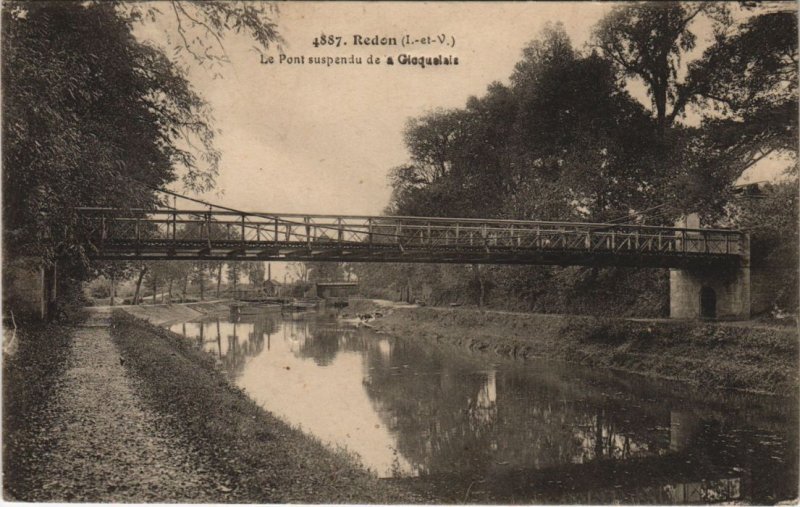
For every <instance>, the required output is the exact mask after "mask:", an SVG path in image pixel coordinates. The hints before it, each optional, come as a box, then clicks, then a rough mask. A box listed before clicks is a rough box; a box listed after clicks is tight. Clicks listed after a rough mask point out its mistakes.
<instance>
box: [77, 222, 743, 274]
mask: <svg viewBox="0 0 800 507" xmlns="http://www.w3.org/2000/svg"><path fill="white" fill-rule="evenodd" d="M79 216H80V220H81V222H82V223H81V230H83V231H87V233H88V243H89V245H90V249H89V255H90V257H94V258H96V259H104V260H202V259H206V260H229V261H232V260H276V261H335V262H425V263H483V264H549V265H562V266H567V265H581V266H630V267H660V268H703V267H714V266H728V267H735V266H737V265H738V264H739V262H740V260H741V258H742V252H743V246H742V245H743V237H744V235H743V233H741V232H740V231H736V230H726V229H699V228H694V229H693V228H677V227H655V226H646V225H629V224H613V223H608V224H603V223H579V222H545V221H527V220H484V219H470V218H437V217H408V216H356V215H303V214H275V213H249V212H238V211H229V210H176V209H164V210H117V209H108V208H81V209H80V210H79Z"/></svg>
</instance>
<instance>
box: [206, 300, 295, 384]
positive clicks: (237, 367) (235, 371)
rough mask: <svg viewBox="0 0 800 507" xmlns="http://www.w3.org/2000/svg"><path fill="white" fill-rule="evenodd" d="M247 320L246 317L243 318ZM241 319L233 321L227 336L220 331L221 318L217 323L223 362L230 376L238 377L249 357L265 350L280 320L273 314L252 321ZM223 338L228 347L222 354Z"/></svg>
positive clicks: (218, 341) (219, 347)
mask: <svg viewBox="0 0 800 507" xmlns="http://www.w3.org/2000/svg"><path fill="white" fill-rule="evenodd" d="M243 320H245V319H243ZM246 320H247V321H242V320H240V321H239V322H233V323H231V324H230V325H231V326H232V331H231V332H230V333H229V334H228V335H227V336H225V337H223V336H222V334H221V331H220V325H219V319H218V320H217V325H216V333H217V336H216V339H217V343H218V350H219V354H220V359H221V360H222V364H223V366H224V368H225V371H226V372H227V374H228V376H229V377H230V378H232V379H233V378H236V377H238V376H239V375H240V374H241V373H242V370H243V369H244V365H245V364H246V363H247V360H248V358H252V357H255V356H257V355H259V354H260V353H261V352H262V351H263V350H264V345H265V343H267V342H268V341H269V340H271V339H272V335H274V334H275V333H277V331H278V328H279V321H278V319H277V318H276V317H274V316H271V315H258V316H255V318H253V319H252V322H248V321H249V320H251V319H246ZM222 340H227V349H226V351H225V353H224V354H222V346H221V342H222Z"/></svg>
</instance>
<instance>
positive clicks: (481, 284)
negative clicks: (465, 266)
mask: <svg viewBox="0 0 800 507" xmlns="http://www.w3.org/2000/svg"><path fill="white" fill-rule="evenodd" d="M472 269H473V271H474V272H475V281H476V282H478V308H483V299H484V296H485V294H486V281H485V280H484V279H483V275H482V273H481V267H480V265H478V264H473V265H472Z"/></svg>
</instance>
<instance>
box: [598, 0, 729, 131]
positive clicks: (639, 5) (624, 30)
mask: <svg viewBox="0 0 800 507" xmlns="http://www.w3.org/2000/svg"><path fill="white" fill-rule="evenodd" d="M700 16H706V17H708V19H710V20H712V21H713V22H715V23H716V24H717V25H718V27H719V28H720V29H721V28H723V27H724V26H727V25H728V24H729V23H730V17H729V12H728V8H727V6H725V5H724V4H721V3H715V2H687V3H682V2H636V3H629V4H624V5H621V6H619V7H615V8H614V9H613V10H612V11H611V13H609V14H608V15H607V16H605V17H604V18H603V19H602V20H601V21H600V22H599V23H598V24H597V26H596V28H595V31H594V41H595V44H596V46H597V47H599V48H600V49H601V50H602V52H603V54H604V55H605V56H606V57H607V58H609V59H610V60H611V61H613V62H614V63H615V64H616V65H617V66H618V68H619V69H620V71H621V72H622V73H623V74H624V75H625V76H627V77H636V78H641V79H642V80H643V81H644V83H645V85H646V86H647V91H648V94H649V95H650V98H651V99H652V103H653V108H654V110H655V115H656V120H657V122H658V128H659V131H660V132H661V133H662V134H663V133H664V130H665V129H666V127H668V126H669V125H671V124H672V123H673V121H674V120H675V118H676V117H678V116H679V115H681V114H683V111H684V109H685V107H686V104H687V102H688V99H689V98H690V96H689V93H690V92H689V90H687V89H686V87H685V86H681V84H680V82H679V67H680V63H681V58H682V57H683V55H684V54H685V53H686V52H688V51H691V50H692V49H694V47H695V45H696V43H697V36H696V35H695V33H694V32H693V31H692V29H691V25H692V22H693V21H694V20H696V19H698V18H699V17H700Z"/></svg>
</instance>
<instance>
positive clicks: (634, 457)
mask: <svg viewBox="0 0 800 507" xmlns="http://www.w3.org/2000/svg"><path fill="white" fill-rule="evenodd" d="M170 329H171V330H172V331H173V332H176V333H178V334H182V335H184V336H186V337H187V338H189V339H191V340H193V341H195V342H196V343H197V345H198V346H199V347H202V348H203V349H205V350H206V351H208V352H209V353H212V354H214V355H215V356H216V357H217V359H218V360H219V361H220V362H221V364H222V365H223V366H224V369H225V371H226V372H227V374H228V375H229V378H230V379H231V381H232V382H234V383H235V384H236V385H238V386H239V387H241V388H243V389H244V390H245V391H246V392H247V393H248V395H249V396H251V397H252V398H253V399H254V400H255V401H256V402H257V403H259V404H260V405H261V406H263V407H264V408H265V409H267V410H269V411H270V412H272V413H273V414H275V415H277V416H279V417H281V418H282V419H284V420H285V421H286V422H288V423H289V424H291V425H293V426H296V427H299V428H301V429H302V430H303V431H304V432H306V433H309V434H311V435H314V436H316V437H317V438H319V439H320V440H322V441H324V442H326V443H328V444H330V445H331V446H332V447H334V448H343V449H345V450H347V451H348V452H350V453H353V454H355V455H357V456H358V459H359V460H360V461H361V462H362V463H363V464H364V465H365V466H366V467H368V468H370V469H372V470H373V471H375V473H376V474H378V476H380V477H384V478H387V480H393V481H398V482H401V483H404V484H406V485H408V486H409V487H410V488H416V489H419V490H425V491H429V492H433V493H434V494H437V495H438V496H439V497H441V498H443V499H444V501H469V502H535V503H552V502H558V503H608V502H636V503H692V502H712V501H746V502H755V503H774V502H776V501H780V500H787V499H792V498H796V497H797V482H798V475H797V467H798V420H797V400H796V398H794V397H792V398H781V397H770V396H757V395H748V394H743V393H734V392H728V393H725V392H714V393H709V392H702V391H699V390H697V389H694V388H691V387H688V386H685V385H682V384H680V383H675V382H666V381H653V380H648V379H645V378H643V377H641V376H636V375H628V374H621V373H615V372H609V371H597V370H594V369H590V368H585V367H578V366H575V365H567V364H560V363H558V362H553V361H524V362H523V361H517V360H510V359H503V358H499V357H496V356H493V355H489V354H475V353H470V352H467V351H462V350H461V349H457V348H453V347H450V346H443V345H433V344H423V343H419V342H417V341H411V340H406V339H403V338H402V337H389V336H385V335H381V334H377V333H375V332H373V331H371V330H369V329H364V328H355V327H353V326H349V325H344V324H341V323H339V322H338V321H337V320H336V319H335V317H334V316H331V315H323V314H313V313H311V314H307V315H305V316H302V317H295V318H294V319H291V318H288V317H281V315H280V314H276V313H265V314H262V315H258V316H243V317H241V318H240V321H239V322H231V321H230V320H229V319H225V318H222V319H220V318H214V319H209V320H204V321H202V322H186V323H178V324H174V325H172V326H170Z"/></svg>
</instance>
